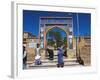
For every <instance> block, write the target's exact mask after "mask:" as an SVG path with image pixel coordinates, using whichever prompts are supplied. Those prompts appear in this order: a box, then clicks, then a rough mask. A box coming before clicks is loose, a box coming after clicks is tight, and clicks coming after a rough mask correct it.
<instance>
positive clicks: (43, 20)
mask: <svg viewBox="0 0 100 80" xmlns="http://www.w3.org/2000/svg"><path fill="white" fill-rule="evenodd" d="M53 28H59V29H61V30H63V31H64V32H65V33H66V36H67V37H66V38H67V39H66V40H67V44H66V46H67V49H68V51H69V50H73V19H72V17H40V46H41V47H42V48H44V49H46V47H47V41H46V34H47V33H48V31H49V30H51V29H53Z"/></svg>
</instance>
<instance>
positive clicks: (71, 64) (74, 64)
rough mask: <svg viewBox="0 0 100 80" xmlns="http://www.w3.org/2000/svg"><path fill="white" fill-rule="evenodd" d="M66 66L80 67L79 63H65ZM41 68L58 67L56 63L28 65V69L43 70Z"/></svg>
mask: <svg viewBox="0 0 100 80" xmlns="http://www.w3.org/2000/svg"><path fill="white" fill-rule="evenodd" d="M64 66H79V63H77V62H64ZM41 67H44V68H45V67H57V62H55V63H42V64H41V65H35V64H34V63H33V64H28V68H41Z"/></svg>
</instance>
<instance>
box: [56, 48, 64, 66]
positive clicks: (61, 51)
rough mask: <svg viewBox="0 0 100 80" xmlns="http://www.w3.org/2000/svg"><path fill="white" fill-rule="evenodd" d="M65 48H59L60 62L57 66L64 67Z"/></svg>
mask: <svg viewBox="0 0 100 80" xmlns="http://www.w3.org/2000/svg"><path fill="white" fill-rule="evenodd" d="M63 54H64V53H63V50H62V48H58V64H57V67H64V60H63V58H64V57H63Z"/></svg>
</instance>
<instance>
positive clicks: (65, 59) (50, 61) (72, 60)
mask: <svg viewBox="0 0 100 80" xmlns="http://www.w3.org/2000/svg"><path fill="white" fill-rule="evenodd" d="M76 60H77V59H76V58H73V59H68V58H64V62H76ZM41 61H42V62H43V63H55V62H57V61H58V59H57V58H56V59H54V60H48V59H45V60H41ZM34 62H35V61H27V63H28V64H32V63H34Z"/></svg>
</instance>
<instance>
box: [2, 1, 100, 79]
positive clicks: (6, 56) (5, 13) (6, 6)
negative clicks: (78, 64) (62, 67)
mask: <svg viewBox="0 0 100 80" xmlns="http://www.w3.org/2000/svg"><path fill="white" fill-rule="evenodd" d="M24 1H27V0H24ZM32 1H33V2H34V3H35V4H49V5H50V4H53V5H55V4H56V5H76V6H87V7H89V6H96V7H97V24H98V28H97V31H96V32H95V40H96V41H95V42H96V50H97V52H98V57H97V58H98V67H100V62H99V61H100V59H99V57H100V49H99V48H100V35H99V34H100V31H99V30H100V26H99V25H100V22H99V21H100V9H99V8H100V6H99V3H100V2H99V0H32ZM10 60H11V0H0V64H1V65H0V80H11V78H10V77H9V76H10V70H11V69H10V67H11V66H10V65H11V61H10ZM98 71H99V72H98V73H95V74H93V73H90V74H84V75H83V74H78V75H73V74H72V75H66V74H65V75H64V76H63V77H62V76H54V77H51V78H49V77H43V78H39V77H38V78H36V79H34V78H32V79H25V80H54V79H55V80H99V75H100V69H99V68H98ZM20 80H24V79H20Z"/></svg>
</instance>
